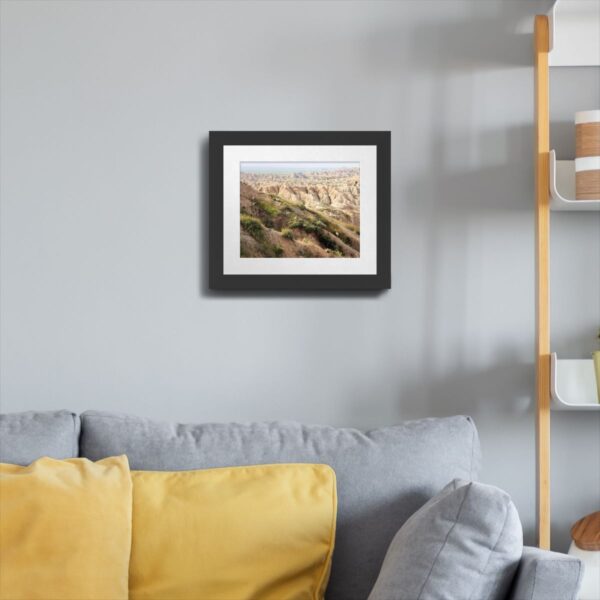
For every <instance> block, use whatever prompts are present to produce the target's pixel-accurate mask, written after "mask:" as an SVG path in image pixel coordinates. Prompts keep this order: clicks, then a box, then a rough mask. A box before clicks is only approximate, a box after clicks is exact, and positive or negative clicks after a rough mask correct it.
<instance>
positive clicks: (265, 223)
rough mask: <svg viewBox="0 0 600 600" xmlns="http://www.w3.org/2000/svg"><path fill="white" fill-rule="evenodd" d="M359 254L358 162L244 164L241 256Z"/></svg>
mask: <svg viewBox="0 0 600 600" xmlns="http://www.w3.org/2000/svg"><path fill="white" fill-rule="evenodd" d="M359 256H360V163H358V162H242V163H240V257H242V258H358V257H359Z"/></svg>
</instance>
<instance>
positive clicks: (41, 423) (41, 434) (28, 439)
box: [0, 410, 80, 465]
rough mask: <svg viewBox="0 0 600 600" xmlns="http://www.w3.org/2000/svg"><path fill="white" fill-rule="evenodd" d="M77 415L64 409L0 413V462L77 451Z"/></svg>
mask: <svg viewBox="0 0 600 600" xmlns="http://www.w3.org/2000/svg"><path fill="white" fill-rule="evenodd" d="M79 424H80V422H79V417H78V416H77V415H75V414H73V413H72V412H69V411H67V410H58V411H52V412H33V411H30V412H22V413H12V414H4V415H0V462H4V463H11V464H15V465H28V464H29V463H31V462H33V461H34V460H37V459H38V458H42V457H43V456H50V457H51V458H75V457H77V456H78V454H79Z"/></svg>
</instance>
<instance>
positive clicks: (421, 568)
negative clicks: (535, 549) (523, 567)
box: [369, 479, 523, 600]
mask: <svg viewBox="0 0 600 600" xmlns="http://www.w3.org/2000/svg"><path fill="white" fill-rule="evenodd" d="M522 552H523V530H522V527H521V522H520V520H519V515H518V514H517V509H516V508H515V505H514V504H513V502H512V500H511V499H510V496H509V495H508V494H507V493H506V492H503V491H502V490H500V489H498V488H496V487H493V486H491V485H485V484H482V483H474V482H466V481H462V480H459V479H455V480H454V481H453V482H451V483H450V484H448V485H447V486H446V487H445V488H444V489H443V490H442V491H441V492H440V493H439V494H438V495H437V496H434V497H433V498H432V499H431V500H429V502H427V503H426V504H425V505H424V506H423V507H421V508H420V509H419V510H418V511H417V512H416V513H414V514H413V515H412V516H411V517H410V518H409V519H408V521H406V523H405V524H404V525H403V526H402V527H401V528H400V530H399V531H398V533H396V536H395V537H394V539H393V540H392V543H391V544H390V547H389V549H388V551H387V554H386V556H385V560H384V561H383V566H382V567H381V571H380V572H379V577H378V578H377V581H376V583H375V586H374V587H373V590H372V591H371V594H370V595H369V600H438V599H439V600H500V599H502V600H504V598H505V597H506V596H507V594H508V590H509V587H510V584H511V582H512V579H513V577H514V574H515V571H516V569H517V566H518V564H519V561H520V559H521V554H522Z"/></svg>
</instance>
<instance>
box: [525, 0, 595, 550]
mask: <svg viewBox="0 0 600 600" xmlns="http://www.w3.org/2000/svg"><path fill="white" fill-rule="evenodd" d="M534 59H535V63H534V65H535V68H534V78H535V207H536V210H535V215H536V224H535V233H536V244H535V250H536V276H535V277H536V281H535V291H536V418H535V423H536V455H537V456H536V458H537V461H536V462H537V469H536V476H537V502H536V508H537V523H538V545H539V547H540V548H544V549H549V548H550V417H551V408H552V407H553V408H555V409H558V410H586V411H595V412H599V413H600V405H598V404H596V405H594V404H593V402H591V400H592V399H593V398H594V397H595V398H597V395H595V394H592V395H591V392H590V391H589V388H590V387H591V386H590V383H589V381H588V382H587V383H583V384H582V387H583V388H584V389H585V390H587V391H583V392H582V391H581V389H578V388H575V389H574V388H573V387H572V385H571V386H570V387H569V385H567V379H566V378H565V375H566V374H568V373H569V369H570V370H571V371H573V370H576V371H580V373H579V374H580V375H581V374H582V373H583V380H582V381H585V380H587V379H589V364H588V363H587V361H577V362H576V363H575V364H570V365H569V364H568V363H570V362H571V361H562V360H558V358H557V356H556V354H551V352H550V302H549V298H550V286H549V281H550V211H551V210H552V211H584V210H587V211H592V210H594V211H595V210H600V198H599V199H598V200H575V193H574V192H575V168H574V161H561V160H556V154H555V152H554V151H552V152H551V151H550V93H549V68H550V66H561V67H565V66H600V3H598V2H588V1H587V0H556V1H555V3H554V5H553V7H552V9H551V11H550V13H549V14H548V15H537V16H536V17H535V24H534ZM590 362H591V361H590ZM565 369H566V370H565ZM586 373H588V375H586ZM594 391H595V390H592V392H594ZM590 395H591V397H590Z"/></svg>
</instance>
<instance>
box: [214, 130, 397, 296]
mask: <svg viewBox="0 0 600 600" xmlns="http://www.w3.org/2000/svg"><path fill="white" fill-rule="evenodd" d="M228 145H233V146H244V145H248V146H258V145H270V146H271V145H282V146H287V145H296V146H300V145H309V146H312V145H315V146H327V145H331V146H342V145H349V146H362V145H364V146H376V156H377V165H376V170H377V173H376V181H377V192H376V196H377V211H376V213H377V225H376V229H377V269H376V273H375V274H366V275H365V274H357V275H348V274H340V275H329V274H327V275H299V274H290V275H264V274H260V275H241V274H225V273H224V272H223V253H224V249H223V221H224V219H223V148H224V147H225V146H228ZM390 188H391V133H390V132H389V131H211V132H209V251H210V257H209V287H210V288H211V289H214V290H365V291H366V290H384V289H390V288H391V207H390ZM274 260H276V259H274ZM325 260H327V259H325Z"/></svg>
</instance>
